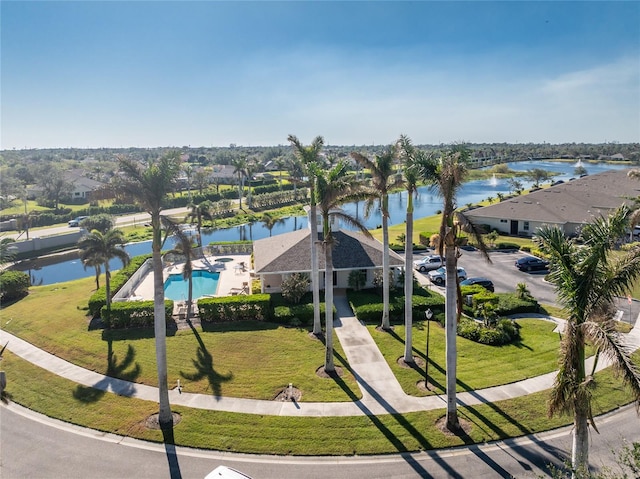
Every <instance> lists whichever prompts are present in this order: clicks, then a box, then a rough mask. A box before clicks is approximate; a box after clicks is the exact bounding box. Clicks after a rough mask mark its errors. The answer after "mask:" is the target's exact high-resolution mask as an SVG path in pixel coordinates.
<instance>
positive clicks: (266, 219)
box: [260, 211, 284, 237]
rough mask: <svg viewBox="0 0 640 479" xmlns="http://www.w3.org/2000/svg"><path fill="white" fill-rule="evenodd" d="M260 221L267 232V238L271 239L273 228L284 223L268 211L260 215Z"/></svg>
mask: <svg viewBox="0 0 640 479" xmlns="http://www.w3.org/2000/svg"><path fill="white" fill-rule="evenodd" d="M260 221H261V223H262V224H263V225H264V227H265V228H267V229H268V230H269V237H271V233H272V230H273V228H275V227H276V226H277V225H279V224H282V223H284V220H283V219H282V218H278V217H276V216H274V215H273V214H271V213H269V212H268V211H267V212H266V213H264V214H263V215H262V218H260Z"/></svg>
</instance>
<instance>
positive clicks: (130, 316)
mask: <svg viewBox="0 0 640 479" xmlns="http://www.w3.org/2000/svg"><path fill="white" fill-rule="evenodd" d="M164 312H165V318H166V321H167V325H170V324H172V323H174V321H173V301H172V300H170V299H165V301H164ZM100 317H101V318H102V320H103V322H104V325H105V327H107V328H109V329H125V328H148V327H152V326H153V322H154V317H155V315H154V311H153V301H122V302H117V303H111V312H109V311H107V306H106V305H105V306H103V307H102V309H101V311H100Z"/></svg>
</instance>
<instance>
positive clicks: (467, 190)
mask: <svg viewBox="0 0 640 479" xmlns="http://www.w3.org/2000/svg"><path fill="white" fill-rule="evenodd" d="M507 165H508V166H509V168H511V169H513V170H516V171H526V170H531V169H533V168H540V169H543V170H547V171H553V172H555V173H556V176H554V181H558V180H563V181H567V180H569V179H571V178H574V177H575V176H576V175H575V169H576V167H577V166H583V167H584V168H585V169H586V170H587V173H588V174H592V175H593V174H597V173H601V172H603V171H608V170H619V169H625V168H628V166H626V165H615V164H607V163H584V164H581V163H580V164H578V163H576V162H563V161H539V160H536V161H520V162H513V163H507ZM520 181H521V182H522V185H523V186H524V188H525V189H526V188H530V187H531V185H532V183H531V182H528V181H525V180H523V179H521V180H520ZM498 193H501V194H504V195H507V194H508V193H510V186H509V183H508V181H506V180H499V179H495V178H493V179H488V180H477V181H469V182H467V183H465V184H464V185H463V186H462V188H461V189H460V192H459V193H458V205H466V204H469V203H478V202H480V201H482V200H485V199H487V198H488V197H489V196H492V197H494V198H495V197H496V196H497V194H498ZM406 207H407V192H406V191H401V192H398V193H394V194H392V195H389V215H390V218H389V224H390V225H394V224H399V223H403V222H404V220H405V212H406ZM441 208H442V199H441V198H439V197H438V195H436V194H435V193H434V192H433V191H432V190H431V189H430V188H429V187H426V186H422V187H420V188H418V191H417V196H416V198H415V199H414V218H415V219H418V218H423V217H425V216H431V215H434V214H436V213H437V212H438V211H439V210H440V209H441ZM343 209H344V210H345V211H346V212H348V213H350V214H352V215H354V216H356V217H358V218H359V219H360V220H361V221H362V222H363V223H364V224H365V226H366V227H367V228H368V229H374V228H377V227H379V226H380V225H381V224H382V216H381V214H380V210H379V208H373V209H372V211H371V212H370V214H369V216H368V217H365V215H364V202H358V203H349V204H346V205H343ZM306 227H307V218H306V217H302V216H297V217H289V218H283V219H282V220H281V221H280V222H278V223H277V224H276V225H275V226H274V227H273V228H272V230H271V231H269V230H268V229H267V228H266V227H265V226H264V225H263V224H262V223H261V222H256V223H253V224H245V225H242V226H234V227H231V228H224V229H218V230H203V232H202V243H203V244H208V243H210V242H212V241H237V240H250V241H255V240H258V239H262V238H266V237H269V236H275V235H278V234H282V233H288V232H290V231H295V230H299V229H302V228H306ZM169 247H170V246H168V247H167V248H169ZM125 250H126V251H127V253H129V255H130V256H132V257H133V256H138V255H141V254H147V253H150V252H151V242H150V241H143V242H140V243H133V244H128V245H126V246H125ZM56 258H57V259H56ZM109 265H110V268H111V269H112V271H113V270H116V269H119V268H121V267H122V264H121V263H120V262H118V261H117V260H113V261H112V262H111V263H109ZM15 269H19V270H21V271H25V272H28V273H29V274H30V275H31V281H32V284H36V285H37V284H52V283H58V282H63V281H70V280H73V279H78V278H86V277H89V276H92V275H94V274H95V272H94V269H93V268H86V269H85V268H84V267H83V265H82V262H81V261H80V260H79V259H78V255H77V253H70V254H66V255H60V256H59V257H49V258H46V259H45V258H39V259H36V260H31V261H28V262H23V263H22V264H21V265H18V267H16V268H15Z"/></svg>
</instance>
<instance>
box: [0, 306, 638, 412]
mask: <svg viewBox="0 0 640 479" xmlns="http://www.w3.org/2000/svg"><path fill="white" fill-rule="evenodd" d="M334 302H335V306H336V309H337V311H338V314H337V317H336V319H335V320H334V327H335V331H336V334H337V336H338V339H339V341H340V344H341V345H342V348H343V350H344V352H345V354H346V356H347V361H348V363H349V367H350V368H351V370H352V371H353V373H354V375H355V378H356V381H357V383H358V385H359V387H360V389H361V391H362V399H361V400H358V401H354V402H332V403H317V402H295V401H291V402H280V401H261V400H254V399H242V398H231V397H215V396H212V395H205V394H190V393H180V392H178V391H177V390H176V389H172V390H170V391H169V400H170V402H171V404H174V405H180V406H187V407H192V408H198V409H210V410H216V411H228V412H239V413H247V414H263V415H276V416H315V417H322V416H357V415H365V414H366V415H380V414H391V413H407V412H414V411H423V410H430V409H439V408H444V407H446V396H444V395H442V396H441V395H433V396H427V397H414V396H409V395H407V394H405V393H404V392H403V391H402V388H401V387H400V384H399V383H398V381H397V380H396V378H395V376H394V375H393V373H392V371H391V368H390V367H389V365H388V364H387V362H386V361H385V360H384V358H383V357H382V354H381V353H380V350H379V349H378V348H377V346H376V344H375V342H374V341H373V338H372V337H371V335H370V334H369V331H368V330H367V328H366V327H365V326H364V325H363V324H361V323H360V322H359V321H358V320H357V319H356V318H355V317H354V315H353V311H352V310H351V307H350V306H349V304H348V302H347V299H346V297H345V296H343V295H336V296H335V300H334ZM639 325H640V321H637V322H636V326H635V327H634V328H633V330H632V331H631V332H630V333H629V334H627V335H626V337H625V342H626V344H627V346H628V347H629V348H630V349H632V350H636V349H638V348H640V326H639ZM0 343H1V344H2V345H4V344H7V343H8V345H7V349H8V350H10V351H11V352H12V353H14V354H16V355H17V356H19V357H21V358H23V359H25V360H27V361H29V362H31V363H33V364H35V365H36V366H39V367H41V368H43V369H46V370H48V371H50V372H52V373H54V374H56V375H58V376H61V377H64V378H66V379H69V380H70V381H73V382H75V383H77V384H81V385H83V386H88V387H93V388H96V389H98V390H101V391H106V392H112V393H115V394H119V395H121V396H127V397H134V398H138V399H144V400H147V401H154V402H157V401H158V391H157V389H156V388H155V387H152V386H146V385H143V384H137V383H131V382H128V381H123V380H120V379H114V378H110V377H107V376H103V375H101V374H98V373H95V372H93V371H89V370H87V369H83V368H81V367H79V366H76V365H74V364H71V363H69V362H67V361H65V360H63V359H60V358H58V357H56V356H54V355H52V354H49V353H47V352H44V351H42V350H40V349H38V348H36V347H35V346H33V345H31V344H30V343H28V342H26V341H23V340H22V339H20V338H18V337H16V336H13V335H12V334H10V333H7V332H6V331H0ZM592 361H593V360H592V359H591V360H590V361H589V364H588V368H589V370H590V369H591V367H592ZM606 366H607V362H606V361H605V360H604V358H601V359H600V362H599V364H598V368H597V370H601V369H604V368H605V367H606ZM555 376H556V373H555V372H552V373H549V374H545V375H542V376H538V377H535V378H530V379H525V380H523V381H519V382H516V383H511V384H506V385H502V386H496V387H491V388H487V389H482V390H477V391H471V392H462V393H458V394H457V399H458V404H459V405H461V406H464V405H477V404H483V403H492V402H495V401H500V400H503V399H510V398H515V397H518V396H523V395H526V394H531V393H534V392H538V391H543V390H545V389H549V388H551V387H552V385H553V381H554V379H555ZM8 379H9V382H10V381H11V378H8ZM170 386H171V385H170Z"/></svg>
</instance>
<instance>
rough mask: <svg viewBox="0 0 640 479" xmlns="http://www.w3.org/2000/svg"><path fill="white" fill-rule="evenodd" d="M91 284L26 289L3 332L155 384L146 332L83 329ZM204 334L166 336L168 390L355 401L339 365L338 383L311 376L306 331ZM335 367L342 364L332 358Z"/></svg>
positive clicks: (316, 354)
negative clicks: (288, 391)
mask: <svg viewBox="0 0 640 479" xmlns="http://www.w3.org/2000/svg"><path fill="white" fill-rule="evenodd" d="M94 287H95V282H94V281H93V279H92V278H86V279H81V280H76V281H70V282H68V283H61V284H54V285H48V286H35V287H32V288H30V294H29V295H28V296H27V297H26V298H24V299H23V300H21V301H19V302H17V303H15V304H12V305H10V306H7V307H6V308H4V309H3V311H2V327H3V328H4V329H5V330H6V331H8V332H10V333H12V334H16V335H18V336H20V337H21V338H23V339H25V340H27V341H29V342H30V343H33V344H35V345H36V346H38V347H40V348H42V349H44V350H46V351H48V352H50V353H52V354H55V355H56V356H59V357H61V358H64V359H67V360H69V361H70V362H72V363H74V364H78V365H80V366H82V367H85V368H87V369H90V370H93V371H97V372H100V373H103V374H104V373H107V371H108V370H110V373H111V375H113V376H116V377H119V378H122V379H127V380H130V381H134V382H139V383H144V384H150V385H155V384H157V379H156V378H157V376H156V365H155V346H154V339H153V330H152V329H144V330H131V331H113V332H109V331H102V330H89V318H88V317H86V316H85V314H86V301H87V298H88V297H89V295H90V294H91V292H92V290H93V288H94ZM204 329H205V331H202V330H201V329H198V330H196V331H192V330H186V331H178V332H177V334H175V335H174V336H169V337H168V338H167V358H168V378H169V385H170V387H173V386H174V385H175V384H177V380H178V379H180V382H181V384H182V386H183V387H184V391H186V392H194V393H203V394H215V395H222V396H236V397H247V398H254V399H266V400H269V399H272V398H273V397H274V396H276V395H277V393H278V392H279V391H280V389H282V388H283V387H285V386H286V385H288V384H289V383H293V384H294V385H295V386H296V387H297V388H299V389H301V390H302V391H303V400H304V401H350V400H351V399H352V398H353V397H354V396H355V397H361V394H360V390H359V388H358V387H357V384H356V382H355V379H354V377H353V375H352V374H350V373H349V372H348V370H347V368H346V367H345V368H344V370H345V375H344V376H343V378H342V381H343V383H344V384H342V385H339V384H336V383H335V382H333V381H330V380H326V379H322V378H319V377H318V376H317V375H316V373H315V371H316V369H318V368H319V367H321V366H322V365H323V364H324V344H323V343H322V342H320V341H315V340H311V339H309V336H308V334H307V331H306V330H302V329H295V328H285V327H281V326H278V325H275V324H270V323H260V322H238V323H226V324H221V325H215V326H214V325H211V326H205V328H204ZM334 345H335V349H336V353H337V355H338V357H339V358H344V357H345V354H344V352H343V351H342V348H341V347H340V343H339V341H338V340H337V338H334ZM109 348H112V349H111V350H112V353H113V359H112V362H111V365H110V364H109V362H108V357H109ZM336 365H337V366H341V362H340V360H339V359H338V360H337V361H336ZM345 366H346V365H345Z"/></svg>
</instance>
